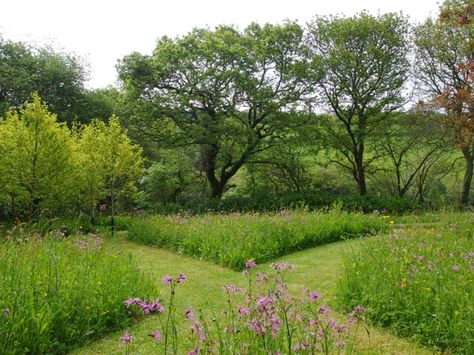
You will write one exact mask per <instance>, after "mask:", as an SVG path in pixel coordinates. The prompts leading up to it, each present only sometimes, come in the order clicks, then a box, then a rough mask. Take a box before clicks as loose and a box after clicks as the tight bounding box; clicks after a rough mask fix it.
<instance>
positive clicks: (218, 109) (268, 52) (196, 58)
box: [118, 22, 311, 198]
mask: <svg viewBox="0 0 474 355" xmlns="http://www.w3.org/2000/svg"><path fill="white" fill-rule="evenodd" d="M304 54H305V51H304V45H303V30H302V28H301V27H300V26H299V25H298V24H296V23H294V22H287V23H284V24H282V25H270V24H266V25H264V26H260V25H257V24H251V25H250V26H248V27H247V28H246V29H245V30H244V31H243V32H239V31H238V30H236V29H235V28H233V27H228V26H220V27H218V28H216V29H215V30H214V31H210V30H205V29H195V30H193V31H192V32H190V33H189V34H187V35H186V36H183V37H181V38H178V39H176V40H171V39H169V38H167V37H164V38H161V39H160V40H159V41H158V43H157V46H156V48H155V50H154V52H153V54H152V55H151V56H145V55H141V54H138V53H133V54H131V55H129V56H127V57H125V58H124V59H123V60H122V62H121V63H120V65H119V67H118V69H119V77H120V79H121V80H122V82H123V83H124V86H125V90H126V93H127V95H128V97H129V98H130V99H131V100H132V101H133V102H134V105H135V107H136V110H135V115H133V116H132V117H131V119H130V122H129V124H130V126H131V127H132V128H134V129H135V130H136V131H138V132H139V133H140V134H141V136H142V137H144V138H145V139H146V138H148V139H151V140H153V141H155V142H158V143H162V144H163V143H166V144H170V145H172V146H173V145H181V146H182V145H195V146H197V147H198V149H199V153H200V156H199V164H198V165H199V168H198V170H200V171H202V172H203V174H204V175H205V176H206V178H207V180H208V182H209V186H210V188H211V195H212V196H213V197H219V198H220V197H221V195H222V194H223V192H224V190H225V188H226V185H227V182H228V181H229V180H230V179H231V178H232V177H233V176H234V175H235V174H236V173H237V171H239V169H240V168H241V167H242V166H243V165H244V164H246V162H247V161H248V160H249V158H250V157H252V156H254V155H255V154H257V153H258V152H261V151H264V150H267V149H269V148H271V147H272V146H274V145H275V144H276V142H278V140H279V139H280V138H281V137H283V136H284V135H285V134H287V132H288V131H291V128H292V127H293V126H294V125H295V124H296V123H297V115H296V111H297V110H296V109H297V106H298V105H299V104H300V102H301V100H302V99H303V98H304V97H305V95H307V94H309V92H310V86H309V85H308V84H309V83H308V82H307V81H305V80H304V78H305V77H306V76H307V75H308V74H309V72H310V71H311V67H310V66H309V61H308V60H307V58H306V57H305V56H304Z"/></svg>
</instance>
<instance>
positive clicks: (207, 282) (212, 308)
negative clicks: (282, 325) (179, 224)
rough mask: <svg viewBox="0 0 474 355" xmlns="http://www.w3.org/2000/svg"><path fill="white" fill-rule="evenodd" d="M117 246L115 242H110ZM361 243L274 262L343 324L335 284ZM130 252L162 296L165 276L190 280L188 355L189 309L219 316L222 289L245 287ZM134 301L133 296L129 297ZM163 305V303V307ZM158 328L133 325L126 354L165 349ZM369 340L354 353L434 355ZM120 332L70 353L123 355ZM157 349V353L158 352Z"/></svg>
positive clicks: (185, 292) (152, 320) (162, 255)
mask: <svg viewBox="0 0 474 355" xmlns="http://www.w3.org/2000/svg"><path fill="white" fill-rule="evenodd" d="M113 242H115V243H117V244H120V245H122V244H121V242H120V241H119V240H115V241H113ZM359 245H360V240H359V239H353V240H350V241H343V242H336V243H331V244H327V245H322V246H319V247H317V248H310V249H307V250H304V251H299V252H296V253H293V254H291V255H288V256H285V257H284V258H280V259H276V260H275V262H283V261H287V262H288V263H290V264H292V265H294V266H295V270H294V271H292V272H291V274H288V278H287V284H288V286H289V291H290V292H292V293H295V294H299V290H300V289H301V288H308V289H309V290H311V291H318V292H320V294H321V297H322V301H323V302H324V303H326V304H328V305H329V307H330V308H331V310H332V317H334V318H335V319H336V320H337V321H342V320H343V319H344V318H345V317H344V315H343V314H341V313H338V312H336V311H334V309H333V308H335V289H336V280H337V277H338V273H339V271H340V268H341V267H342V254H343V253H344V251H345V250H347V249H348V248H354V249H356V250H357V249H358V248H359ZM122 246H123V247H124V248H126V249H127V250H129V251H130V252H132V253H133V254H134V255H135V257H136V259H137V260H139V261H140V265H141V266H142V270H143V271H145V272H147V273H150V274H151V275H152V276H153V277H154V279H155V282H156V285H157V287H158V288H159V289H160V291H161V292H160V293H162V294H164V293H165V292H166V286H164V285H163V284H162V283H161V279H162V277H163V276H164V275H172V276H174V275H177V274H179V273H184V274H185V275H186V276H187V278H188V280H187V281H186V282H185V283H183V284H182V285H180V286H179V287H178V288H177V290H176V308H177V314H178V315H179V316H180V318H181V321H180V322H179V324H178V332H179V333H178V335H179V342H180V348H179V349H180V351H178V353H187V352H186V351H185V350H186V349H191V348H192V346H193V343H192V341H191V340H190V339H189V336H188V334H189V331H188V327H189V324H188V322H187V321H186V320H185V317H184V312H185V310H186V309H188V308H189V307H190V306H191V307H192V309H193V310H194V312H195V313H199V311H200V310H201V311H202V312H203V313H204V314H207V315H210V314H215V315H220V314H221V313H220V312H222V311H223V310H225V309H226V307H227V305H228V303H227V297H226V294H225V292H224V291H223V289H222V288H223V286H224V285H229V284H233V285H237V286H239V287H245V286H246V284H247V282H246V279H245V277H243V276H242V274H241V273H239V272H236V271H232V270H229V269H227V268H223V267H221V266H219V265H214V264H211V263H208V262H206V261H198V260H195V259H193V258H189V257H186V256H178V255H176V254H174V253H172V252H169V251H166V250H160V249H156V248H150V247H147V246H144V245H139V244H135V243H130V242H126V243H125V244H123V245H122ZM269 269H270V264H269V263H267V264H262V265H257V267H256V271H258V272H262V271H268V270H269ZM130 296H133V295H130ZM165 305H166V303H165ZM159 327H160V321H159V317H157V316H153V317H147V318H144V319H143V321H141V322H138V323H135V324H134V325H133V326H132V327H131V328H130V329H129V333H130V334H131V335H132V336H133V341H132V342H131V343H130V344H129V346H128V351H129V353H130V354H150V353H162V352H163V351H162V346H163V344H160V343H157V342H156V341H154V340H153V339H152V338H150V337H149V336H148V334H150V333H152V332H155V331H156V330H157V329H158V328H159ZM368 329H369V331H370V337H369V336H367V334H366V333H365V332H363V331H362V332H359V333H358V336H357V339H356V342H355V347H354V351H355V353H363V354H395V353H397V354H432V353H433V352H432V351H430V350H426V349H423V348H421V347H419V346H417V345H416V344H414V343H412V342H409V341H407V340H404V339H401V338H398V337H396V336H394V335H392V334H390V333H388V332H386V331H384V330H381V329H377V328H374V327H372V326H368ZM122 335H123V331H120V332H115V333H114V334H111V335H108V336H106V337H104V338H102V339H100V340H98V341H96V342H94V343H92V344H90V345H88V346H86V347H82V348H79V349H76V350H74V351H73V354H91V355H92V354H94V355H95V354H119V353H125V350H126V346H125V345H124V344H123V343H122V342H121V341H120V337H121V336H122ZM160 350H161V352H160Z"/></svg>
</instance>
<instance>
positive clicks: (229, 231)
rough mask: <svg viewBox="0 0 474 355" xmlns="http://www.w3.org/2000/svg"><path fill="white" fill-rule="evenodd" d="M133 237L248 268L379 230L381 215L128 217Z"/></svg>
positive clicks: (124, 220) (124, 225)
mask: <svg viewBox="0 0 474 355" xmlns="http://www.w3.org/2000/svg"><path fill="white" fill-rule="evenodd" d="M119 224H120V225H121V227H122V228H124V229H125V230H127V232H128V233H127V238H128V240H131V241H134V242H137V243H141V244H145V245H150V246H153V247H157V248H164V249H168V250H171V251H174V252H175V253H177V254H184V255H189V256H192V257H195V258H197V259H203V260H207V261H210V262H212V263H215V264H219V265H223V266H227V267H230V268H232V269H234V270H242V269H243V267H244V264H245V262H246V261H247V260H250V259H252V260H255V261H256V262H257V263H262V262H266V261H269V260H273V259H275V258H277V257H280V256H283V255H288V254H290V253H292V252H295V251H298V250H303V249H306V248H309V247H313V246H316V245H320V244H325V243H329V242H334V241H337V240H343V239H349V238H353V237H355V236H360V235H367V234H370V233H374V232H376V231H379V230H380V229H381V228H382V226H383V224H384V220H383V219H382V218H381V217H380V216H375V215H362V214H358V213H345V212H341V211H332V212H327V213H307V212H296V211H295V212H287V211H283V212H281V213H278V214H257V213H256V214H240V213H233V214H228V215H221V214H208V215H199V216H189V215H183V214H179V215H175V216H163V215H154V216H145V217H139V218H136V217H123V218H121V219H120V221H119Z"/></svg>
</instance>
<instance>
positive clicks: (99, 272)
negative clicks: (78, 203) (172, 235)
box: [0, 234, 154, 354]
mask: <svg viewBox="0 0 474 355" xmlns="http://www.w3.org/2000/svg"><path fill="white" fill-rule="evenodd" d="M21 240H22V242H18V239H17V240H7V241H3V242H1V241H0V353H1V354H24V353H34V354H43V353H65V352H67V350H68V349H71V348H73V347H75V346H78V345H79V344H83V343H85V342H88V341H90V340H91V339H93V338H97V337H98V336H100V335H102V334H104V333H106V332H110V331H111V330H113V329H117V328H120V327H124V326H126V325H127V324H128V323H129V319H128V317H127V315H126V314H125V313H124V305H123V300H124V299H125V298H127V297H129V295H136V296H141V297H147V296H150V295H151V294H152V293H153V292H154V287H153V283H152V282H151V281H150V280H149V279H147V278H146V277H144V276H143V275H142V274H141V273H140V272H139V270H138V267H137V264H136V263H135V262H134V260H132V258H131V256H130V255H129V254H126V253H123V252H119V251H117V250H112V249H109V248H107V247H104V245H103V241H102V239H100V238H99V237H96V236H93V237H82V238H80V239H78V238H71V239H68V240H64V239H58V238H53V237H49V238H44V237H41V236H40V234H36V235H34V236H33V237H30V240H29V241H28V242H24V240H25V239H24V238H23V239H21Z"/></svg>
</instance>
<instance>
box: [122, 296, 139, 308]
mask: <svg viewBox="0 0 474 355" xmlns="http://www.w3.org/2000/svg"><path fill="white" fill-rule="evenodd" d="M141 302H142V300H141V299H140V298H129V299H127V300H125V301H124V302H123V304H124V305H126V306H127V307H130V306H132V305H135V304H140V303H141Z"/></svg>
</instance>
